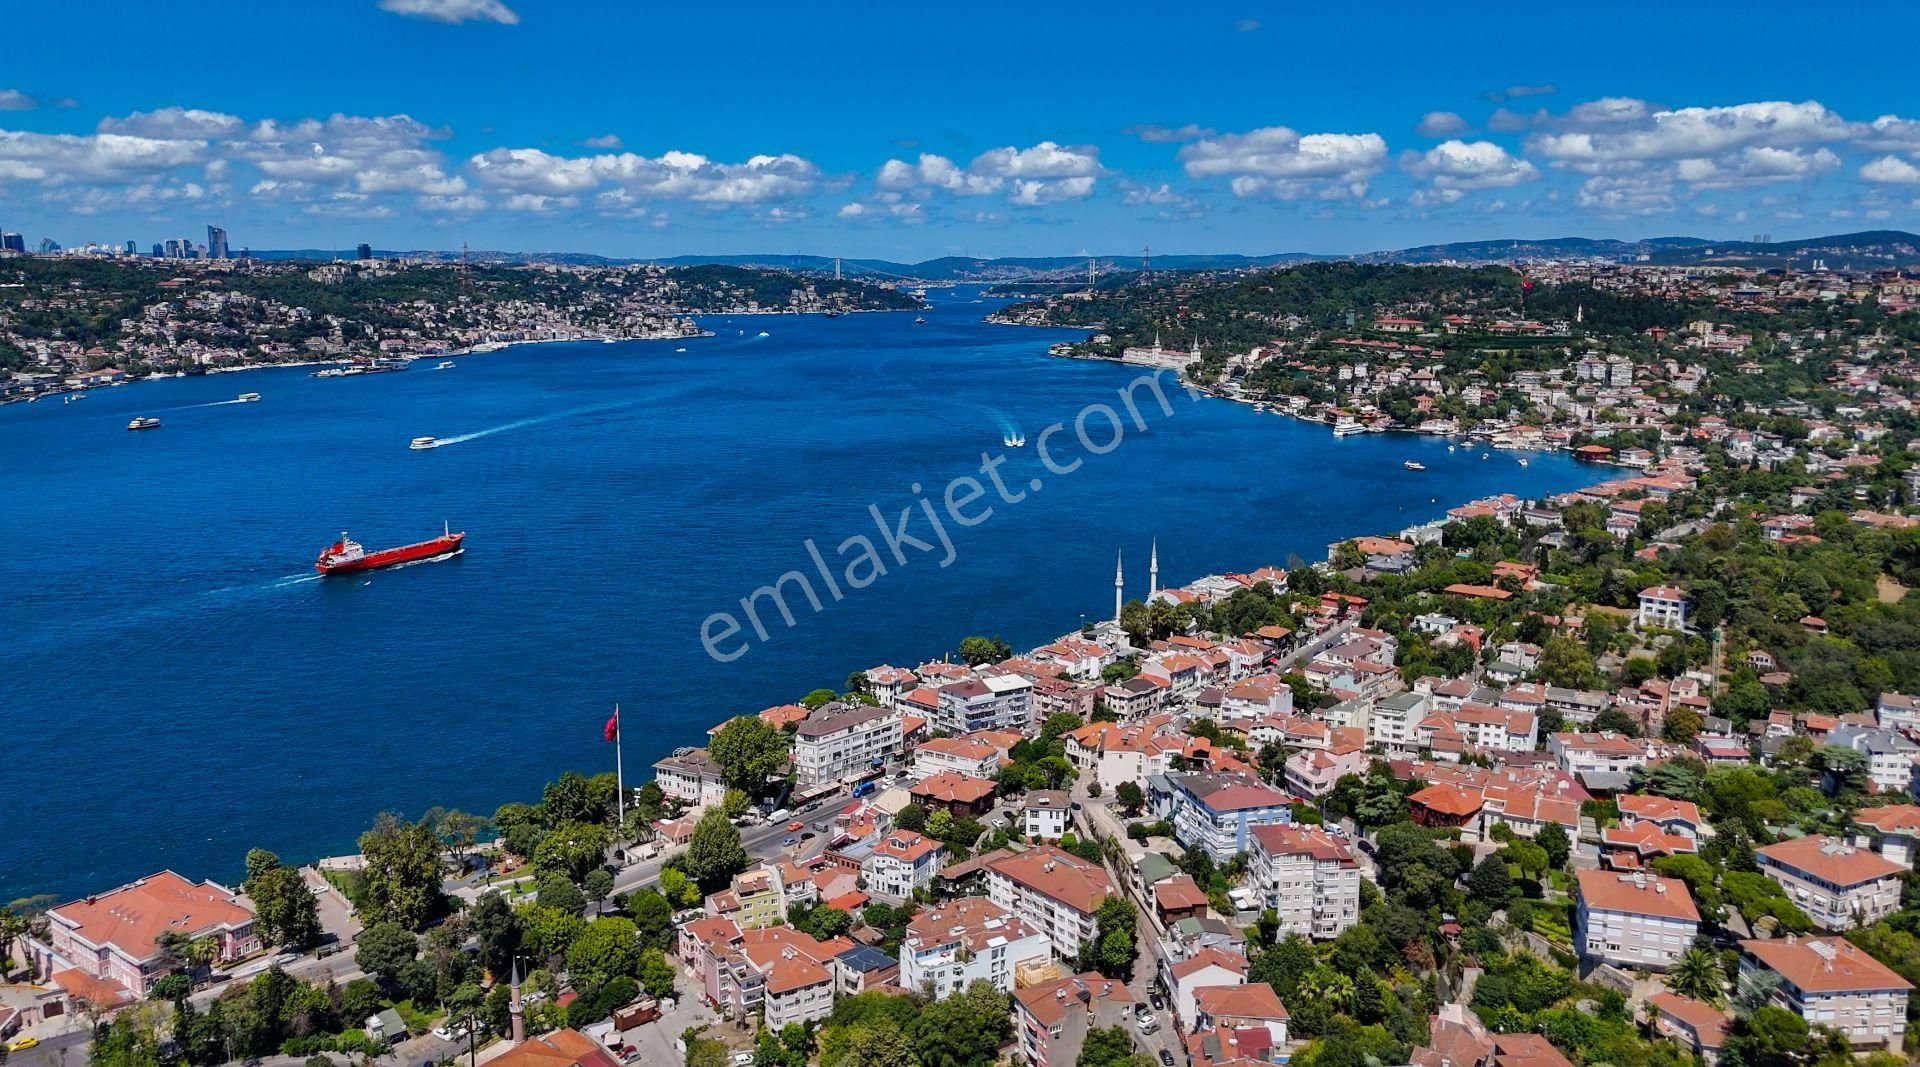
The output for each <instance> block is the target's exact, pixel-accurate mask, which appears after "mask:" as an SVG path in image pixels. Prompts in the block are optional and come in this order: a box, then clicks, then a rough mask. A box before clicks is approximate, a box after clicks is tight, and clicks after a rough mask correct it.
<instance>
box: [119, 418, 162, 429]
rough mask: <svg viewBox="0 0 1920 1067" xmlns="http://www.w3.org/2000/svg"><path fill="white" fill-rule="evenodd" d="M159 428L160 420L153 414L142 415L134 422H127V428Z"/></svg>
mask: <svg viewBox="0 0 1920 1067" xmlns="http://www.w3.org/2000/svg"><path fill="white" fill-rule="evenodd" d="M159 428H160V420H159V419H156V418H154V417H153V416H151V415H142V416H140V417H139V418H136V419H134V420H133V421H132V422H129V423H127V429H129V430H157V429H159Z"/></svg>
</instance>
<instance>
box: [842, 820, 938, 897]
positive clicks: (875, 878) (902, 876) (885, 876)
mask: <svg viewBox="0 0 1920 1067" xmlns="http://www.w3.org/2000/svg"><path fill="white" fill-rule="evenodd" d="M945 855H946V848H945V847H944V846H943V845H941V844H940V842H938V841H935V840H934V839H933V838H930V837H923V836H921V835H920V834H916V833H914V832H913V831H912V830H894V831H893V832H891V833H889V834H887V835H886V836H885V837H883V838H881V839H880V840H879V841H878V842H877V843H875V844H874V846H873V851H872V852H869V853H867V856H866V858H865V859H863V860H861V861H860V873H861V874H862V875H864V876H865V877H866V880H867V889H868V890H869V891H870V892H874V893H879V894H882V895H885V896H890V897H899V898H900V899H902V900H904V899H907V898H909V897H912V896H913V891H914V890H916V889H925V888H927V887H928V886H931V885H932V884H933V877H934V875H936V874H939V873H940V861H941V859H942V858H943V857H944V856H945Z"/></svg>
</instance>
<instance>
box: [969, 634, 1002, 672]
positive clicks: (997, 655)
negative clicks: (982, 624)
mask: <svg viewBox="0 0 1920 1067" xmlns="http://www.w3.org/2000/svg"><path fill="white" fill-rule="evenodd" d="M1011 655H1013V648H1012V647H1011V646H1009V645H1008V644H1007V643H1006V642H1005V641H1002V640H1001V639H999V638H998V637H980V636H974V637H965V638H961V640H960V658H961V659H962V660H964V661H966V663H967V665H968V666H970V667H978V666H980V665H981V664H982V663H998V662H1000V661H1001V660H1003V659H1006V658H1007V657H1008V656H1011Z"/></svg>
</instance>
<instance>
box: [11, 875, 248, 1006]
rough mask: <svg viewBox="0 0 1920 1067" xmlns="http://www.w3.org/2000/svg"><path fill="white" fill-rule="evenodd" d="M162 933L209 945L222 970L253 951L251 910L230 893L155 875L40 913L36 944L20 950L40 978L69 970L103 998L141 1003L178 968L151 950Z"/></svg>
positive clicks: (155, 948)
mask: <svg viewBox="0 0 1920 1067" xmlns="http://www.w3.org/2000/svg"><path fill="white" fill-rule="evenodd" d="M162 934H179V935H181V936H182V937H185V938H187V939H188V940H198V939H200V938H203V937H204V938H211V939H212V940H213V942H214V944H215V945H216V946H218V948H217V951H216V953H215V956H214V960H213V962H215V963H223V962H226V961H228V960H234V959H238V958H239V957H241V956H246V955H250V954H252V953H254V952H258V951H260V949H261V947H262V946H261V943H260V937H259V935H258V934H257V933H256V932H255V930H254V925H253V909H252V908H249V907H248V906H246V905H245V904H242V903H241V902H240V900H239V897H238V895H237V894H236V893H234V891H233V890H231V889H228V888H227V887H226V886H223V885H220V884H218V883H215V882H201V883H199V884H195V883H193V882H189V881H187V880H186V879H185V878H183V877H181V876H180V875H178V874H175V873H174V872H172V871H161V872H160V873H158V874H153V875H149V876H147V877H145V878H142V879H140V880H139V881H137V882H130V883H128V884H126V885H123V886H121V887H120V888H118V889H115V890H112V891H110V892H106V893H101V894H98V895H95V896H90V897H86V898H84V899H81V900H76V901H73V902H71V903H68V904H62V905H60V906H59V907H57V908H53V909H50V910H49V911H48V912H47V936H46V939H45V941H44V942H40V941H30V943H29V944H27V945H26V949H27V954H28V955H29V956H30V957H32V959H31V961H30V962H31V963H32V964H33V966H34V967H35V968H36V969H37V970H39V971H41V972H42V973H52V974H53V975H54V979H55V981H56V983H59V984H65V983H60V973H61V972H66V971H76V972H78V973H79V975H81V976H83V977H84V978H86V979H91V980H93V981H91V982H89V983H87V984H88V985H89V986H90V987H94V988H98V989H101V990H103V991H108V992H110V991H111V986H110V985H107V986H103V985H101V984H100V983H101V982H105V983H112V984H117V985H118V986H119V987H121V988H122V989H124V990H125V991H126V992H127V993H129V994H131V995H132V996H133V997H135V998H142V997H145V996H146V995H147V991H148V990H149V988H150V987H151V986H152V985H153V983H154V982H156V981H158V980H159V979H161V978H164V977H166V976H167V975H169V974H171V973H173V972H174V971H175V970H177V969H178V968H179V963H178V961H177V959H176V958H175V957H173V956H172V955H170V954H169V953H167V952H166V951H165V950H163V949H162V948H161V947H160V945H159V939H160V936H161V935H162Z"/></svg>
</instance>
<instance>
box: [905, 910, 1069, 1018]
mask: <svg viewBox="0 0 1920 1067" xmlns="http://www.w3.org/2000/svg"><path fill="white" fill-rule="evenodd" d="M1052 954H1053V944H1052V942H1050V941H1048V940H1047V935H1045V934H1043V933H1041V932H1040V931H1038V930H1036V929H1034V928H1033V927H1031V926H1029V925H1027V924H1026V923H1024V922H1021V921H1020V920H1019V919H1018V918H1015V917H1014V915H1013V914H1012V913H1011V912H1009V911H1007V909H1005V908H1003V907H1001V906H1000V905H998V904H995V903H994V902H993V901H991V900H987V899H984V898H982V897H960V898H957V899H955V900H953V901H952V902H950V903H948V904H944V905H942V906H940V907H937V908H928V909H926V910H924V911H921V912H920V913H919V914H917V915H915V916H914V918H913V921H912V922H911V923H909V924H908V925H907V934H906V937H905V939H904V940H902V941H901V942H900V987H901V988H902V989H906V990H909V991H913V992H925V993H927V994H928V995H929V996H931V997H933V998H934V999H935V1000H939V999H941V998H943V997H947V996H951V995H952V994H954V993H957V992H959V991H960V990H962V989H965V988H966V987H967V986H968V985H971V984H972V983H974V982H976V981H984V982H988V983H991V984H992V985H993V987H994V988H995V989H998V990H1001V991H1002V992H1007V993H1011V992H1013V987H1014V971H1015V969H1016V968H1017V967H1019V966H1020V965H1021V964H1025V963H1029V962H1033V961H1050V960H1051V959H1052Z"/></svg>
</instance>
